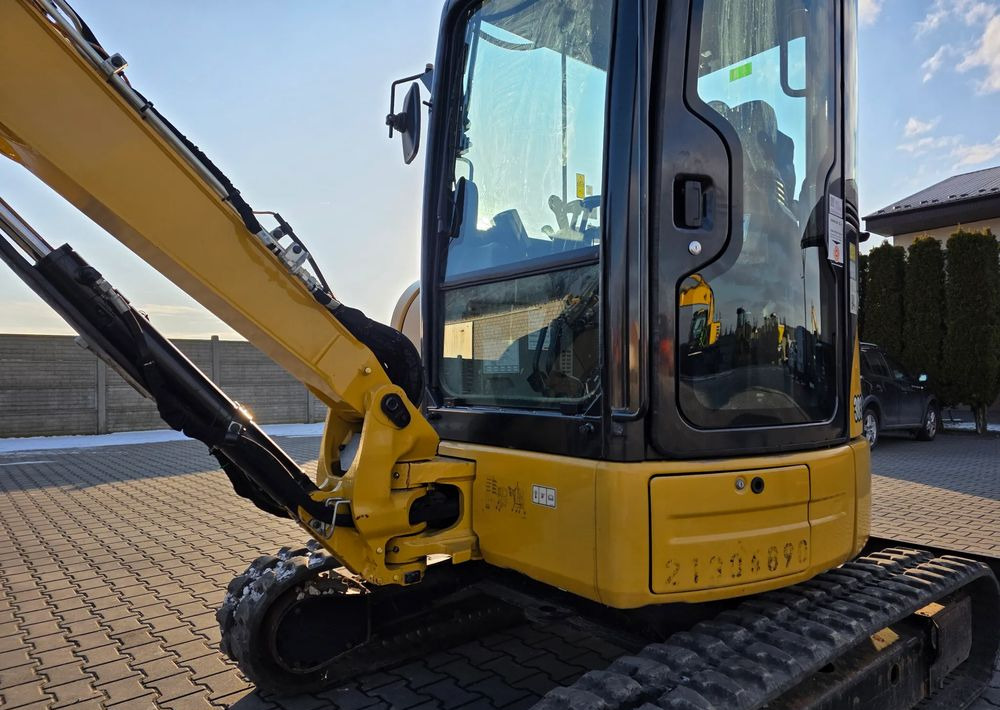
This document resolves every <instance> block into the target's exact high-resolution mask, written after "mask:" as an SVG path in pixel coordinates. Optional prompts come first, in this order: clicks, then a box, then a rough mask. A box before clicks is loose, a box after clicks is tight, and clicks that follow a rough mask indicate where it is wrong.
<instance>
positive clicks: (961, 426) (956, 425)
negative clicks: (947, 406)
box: [944, 419, 1000, 433]
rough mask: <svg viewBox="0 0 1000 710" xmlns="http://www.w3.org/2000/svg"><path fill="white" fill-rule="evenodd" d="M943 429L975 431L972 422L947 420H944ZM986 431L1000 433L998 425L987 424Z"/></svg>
mask: <svg viewBox="0 0 1000 710" xmlns="http://www.w3.org/2000/svg"><path fill="white" fill-rule="evenodd" d="M944 428H945V429H952V430H954V431H975V430H976V425H975V423H974V422H950V421H948V420H947V419H945V420H944ZM986 429H987V431H995V432H998V433H1000V424H987V425H986Z"/></svg>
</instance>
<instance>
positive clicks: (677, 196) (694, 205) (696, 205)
mask: <svg viewBox="0 0 1000 710" xmlns="http://www.w3.org/2000/svg"><path fill="white" fill-rule="evenodd" d="M711 185H712V181H711V179H710V178H709V177H707V176H705V175H694V176H692V175H678V176H677V179H676V180H675V181H674V224H675V225H676V226H677V227H678V228H680V229H702V228H703V227H705V226H706V221H707V220H706V215H707V209H706V207H707V203H708V192H709V190H710V189H711Z"/></svg>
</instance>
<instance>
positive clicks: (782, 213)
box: [649, 0, 848, 456]
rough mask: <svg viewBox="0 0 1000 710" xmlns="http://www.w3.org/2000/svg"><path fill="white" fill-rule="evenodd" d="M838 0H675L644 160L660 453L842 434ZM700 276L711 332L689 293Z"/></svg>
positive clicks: (728, 450) (655, 435) (804, 441)
mask: <svg viewBox="0 0 1000 710" xmlns="http://www.w3.org/2000/svg"><path fill="white" fill-rule="evenodd" d="M839 6H840V2H838V1H837V0H694V1H693V2H690V3H684V2H676V3H670V4H669V6H668V9H667V10H666V11H665V15H664V17H663V18H662V19H663V22H662V23H661V25H660V28H661V30H660V31H661V32H663V31H669V28H673V29H674V31H676V28H682V27H684V28H689V30H688V31H689V33H690V34H689V37H688V42H686V43H681V42H667V43H661V47H663V50H662V52H661V54H660V56H659V58H658V60H657V65H658V66H659V67H660V74H659V77H660V82H659V86H658V87H656V88H655V89H654V91H656V92H658V95H659V96H658V98H659V100H654V101H653V102H652V103H653V105H654V106H656V107H658V108H657V109H656V110H655V111H654V113H653V115H652V117H651V119H650V123H651V126H652V127H653V128H652V129H651V130H652V131H653V132H654V143H653V149H652V160H653V165H654V166H655V168H654V182H655V187H654V189H653V196H654V199H655V205H654V208H653V225H652V233H653V243H654V245H653V254H654V258H653V263H652V270H653V271H652V275H651V277H652V279H653V289H652V348H651V350H652V352H651V358H652V360H653V382H652V392H651V401H652V404H653V406H652V414H651V420H650V427H649V436H650V441H651V443H652V445H653V447H654V448H655V449H656V450H657V452H658V453H659V454H661V455H666V456H693V455H724V454H735V453H752V452H755V451H761V452H762V451H771V450H775V449H784V448H795V447H807V446H810V445H815V444H816V443H818V442H826V443H831V442H833V441H836V440H838V439H845V438H846V435H847V431H848V430H847V426H848V421H847V414H846V411H847V408H846V407H845V406H844V402H846V401H848V396H847V393H846V385H847V379H846V376H845V370H846V357H847V350H848V348H847V336H846V333H847V330H846V317H845V311H846V309H845V304H846V300H845V276H844V254H845V249H846V248H847V245H846V244H845V239H846V238H848V237H845V230H844V200H843V197H844V179H843V178H844V175H843V171H842V162H843V161H842V159H841V158H842V150H843V141H842V134H843V130H844V128H843V126H844V122H843V118H842V110H843V109H842V106H841V103H842V102H841V90H840V88H839V87H840V81H839V76H840V71H841V70H840V67H841V61H840V56H839V55H840V48H841V45H842V43H841V41H840V40H841V30H840V27H841V17H840V9H839ZM699 285H703V286H704V287H706V288H707V290H708V294H710V296H708V295H706V299H705V300H706V302H709V301H710V302H711V304H712V313H711V320H712V321H713V322H714V323H716V324H717V325H716V326H715V330H716V333H717V335H714V336H713V337H712V338H704V337H699V338H698V340H697V342H692V337H693V336H692V334H693V333H700V332H701V330H700V329H699V328H697V327H693V325H694V324H693V322H692V320H693V319H695V318H698V317H699V316H700V314H699V312H698V310H697V309H695V308H690V307H686V305H685V299H683V298H682V294H685V293H689V292H690V291H691V290H692V289H693V288H695V287H696V286H699Z"/></svg>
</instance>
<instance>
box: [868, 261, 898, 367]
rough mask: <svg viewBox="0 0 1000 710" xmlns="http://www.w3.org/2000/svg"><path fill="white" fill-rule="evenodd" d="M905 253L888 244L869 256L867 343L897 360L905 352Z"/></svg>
mask: <svg viewBox="0 0 1000 710" xmlns="http://www.w3.org/2000/svg"><path fill="white" fill-rule="evenodd" d="M905 263H906V250H905V249H903V247H894V246H892V245H890V244H888V243H886V244H883V245H882V246H880V247H876V248H875V249H872V250H871V252H869V254H868V279H867V283H866V284H865V310H866V313H865V331H864V335H865V340H867V341H869V342H873V343H877V344H878V345H880V346H882V348H883V349H884V350H885V351H886V352H888V353H889V354H890V355H892V356H893V357H896V358H901V356H902V353H903V276H904V271H905V266H904V265H905Z"/></svg>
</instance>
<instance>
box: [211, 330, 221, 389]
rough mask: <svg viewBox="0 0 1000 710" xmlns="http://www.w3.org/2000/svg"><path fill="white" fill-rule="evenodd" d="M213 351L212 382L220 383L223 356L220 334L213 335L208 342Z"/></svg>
mask: <svg viewBox="0 0 1000 710" xmlns="http://www.w3.org/2000/svg"><path fill="white" fill-rule="evenodd" d="M208 348H209V351H210V352H211V353H212V382H214V383H215V384H216V385H218V384H219V383H220V382H221V381H222V358H221V356H220V354H219V336H218V335H213V336H212V339H211V340H210V341H209V343H208Z"/></svg>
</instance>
